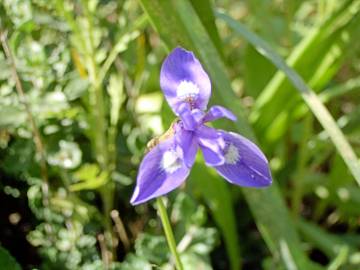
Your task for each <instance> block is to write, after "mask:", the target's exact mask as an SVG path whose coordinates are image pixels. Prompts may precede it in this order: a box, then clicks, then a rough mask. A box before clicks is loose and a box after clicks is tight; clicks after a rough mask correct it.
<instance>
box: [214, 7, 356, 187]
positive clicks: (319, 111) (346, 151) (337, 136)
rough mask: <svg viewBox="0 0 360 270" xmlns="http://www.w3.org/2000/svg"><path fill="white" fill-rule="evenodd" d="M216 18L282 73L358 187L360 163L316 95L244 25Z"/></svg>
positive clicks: (230, 19)
mask: <svg viewBox="0 0 360 270" xmlns="http://www.w3.org/2000/svg"><path fill="white" fill-rule="evenodd" d="M217 15H218V17H219V18H221V19H222V20H224V21H225V22H226V23H227V24H228V25H229V26H230V27H231V28H232V29H233V30H234V31H235V32H236V33H238V34H239V35H241V36H242V37H244V38H245V39H246V40H247V41H249V42H250V43H251V44H252V45H253V46H254V47H255V48H256V49H257V50H258V51H259V52H260V53H261V54H262V55H264V56H265V57H266V58H268V59H269V60H270V61H271V62H272V63H273V64H274V65H275V66H276V67H277V68H278V69H279V70H280V71H282V72H283V73H284V74H285V75H284V76H286V77H287V78H288V80H289V81H290V82H291V83H292V85H293V86H294V87H295V88H296V90H298V91H299V92H300V94H301V96H302V98H303V99H304V101H305V102H306V103H307V105H308V106H309V108H310V110H311V111H312V112H313V114H314V115H315V117H316V118H317V119H318V121H319V122H320V123H321V125H322V126H323V128H324V129H325V131H326V132H327V133H328V134H329V136H330V138H331V140H332V142H333V143H334V145H335V147H336V149H337V150H338V152H339V153H340V155H341V156H342V158H343V160H344V161H345V163H346V165H347V166H348V168H349V170H350V171H351V173H352V175H353V176H354V178H355V180H356V181H357V182H358V184H359V185H360V162H359V160H358V158H357V157H356V155H355V153H354V151H353V149H352V148H351V146H350V144H349V142H348V141H347V140H346V137H345V136H344V134H343V133H342V131H341V130H340V128H339V127H338V126H337V124H336V122H335V120H334V119H333V117H332V116H331V114H330V113H329V111H328V110H327V109H326V107H325V106H324V104H323V103H322V102H321V101H320V99H319V98H318V97H317V95H316V94H315V93H314V92H313V90H312V89H310V88H309V86H307V85H306V83H305V82H304V80H303V79H302V78H301V77H300V76H299V74H297V73H296V71H295V70H293V69H292V68H290V67H289V66H288V65H287V64H286V63H285V61H284V60H283V59H282V58H281V57H280V56H279V55H278V54H277V53H276V52H275V51H274V50H273V49H272V48H271V47H270V46H269V45H268V44H267V43H266V42H265V41H264V40H262V39H261V38H260V37H259V36H257V35H256V34H254V33H252V32H250V31H249V30H248V29H247V28H246V27H245V26H244V25H242V24H241V23H239V22H237V21H235V20H234V19H232V18H231V17H229V16H227V15H226V14H223V13H217Z"/></svg>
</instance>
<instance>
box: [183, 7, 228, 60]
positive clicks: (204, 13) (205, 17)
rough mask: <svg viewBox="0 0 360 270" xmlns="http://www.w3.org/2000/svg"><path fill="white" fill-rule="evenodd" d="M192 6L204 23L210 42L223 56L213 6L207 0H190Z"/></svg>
mask: <svg viewBox="0 0 360 270" xmlns="http://www.w3.org/2000/svg"><path fill="white" fill-rule="evenodd" d="M190 2H191V4H192V6H193V7H194V9H195V11H196V13H197V14H198V16H199V19H200V20H201V22H202V24H203V25H204V28H205V30H206V31H207V33H208V34H209V37H210V38H211V40H212V42H213V43H214V45H215V47H216V49H217V50H218V53H219V54H220V56H221V57H222V58H223V57H224V54H223V50H222V44H221V39H220V36H219V32H218V30H217V27H216V24H215V16H214V13H213V8H212V6H211V3H210V1H209V0H202V1H197V0H191V1H190Z"/></svg>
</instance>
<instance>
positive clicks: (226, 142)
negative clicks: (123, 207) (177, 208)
mask: <svg viewBox="0 0 360 270" xmlns="http://www.w3.org/2000/svg"><path fill="white" fill-rule="evenodd" d="M160 85H161V88H162V90H163V92H164V95H165V98H166V100H167V102H168V103H169V105H170V107H171V108H172V110H173V111H174V113H175V114H176V115H177V116H178V117H179V119H178V120H176V121H175V122H174V123H173V125H172V126H171V128H170V129H169V130H168V131H167V132H166V133H165V134H164V135H163V136H162V138H161V139H160V140H159V141H158V142H157V144H156V145H155V146H154V147H153V148H152V149H150V151H149V152H148V153H147V154H146V155H145V157H144V159H143V161H142V162H141V164H140V169H139V173H138V176H137V184H136V187H135V191H134V194H133V196H132V198H131V203H132V204H133V205H136V204H140V203H143V202H146V201H148V200H150V199H153V198H156V197H159V196H161V195H164V194H166V193H168V192H170V191H172V190H174V189H175V188H177V187H178V186H180V185H181V184H182V183H183V182H184V181H185V179H186V178H187V176H188V175H189V172H190V169H191V167H192V166H193V164H194V161H195V156H196V153H197V151H198V148H200V149H201V151H202V153H203V156H204V160H205V163H206V165H208V166H211V167H213V168H215V170H216V171H217V172H218V173H219V174H220V175H221V176H223V177H224V178H225V179H226V180H227V181H229V182H230V183H232V184H235V185H239V186H245V187H265V186H269V185H270V184H271V182H272V178H271V173H270V169H269V166H268V161H267V160H266V157H265V156H264V154H263V153H262V152H261V150H260V149H259V148H258V147H257V146H256V145H255V144H254V143H252V142H251V141H249V140H248V139H246V138H244V137H243V136H241V135H239V134H236V133H233V132H226V131H223V130H216V129H214V128H212V127H209V126H207V125H206V123H207V122H211V121H214V120H216V119H219V118H224V117H225V118H228V119H230V120H232V121H236V116H235V115H234V114H233V113H232V112H230V111H229V110H227V109H226V108H224V107H222V106H213V107H211V108H210V109H209V110H208V112H205V110H206V108H207V104H208V101H209V98H210V95H211V83H210V79H209V77H208V75H207V74H206V72H205V71H204V69H203V68H202V66H201V64H200V62H199V60H198V59H196V58H195V56H194V54H193V53H192V52H189V51H186V50H184V49H182V48H176V49H174V50H173V51H172V52H171V53H170V55H169V56H168V57H167V58H166V59H165V61H164V63H163V65H162V68H161V74H160ZM209 184H211V183H209Z"/></svg>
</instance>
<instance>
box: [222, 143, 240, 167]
mask: <svg viewBox="0 0 360 270" xmlns="http://www.w3.org/2000/svg"><path fill="white" fill-rule="evenodd" d="M239 159H240V154H239V150H238V149H237V147H236V146H235V145H233V144H232V143H231V144H230V145H229V146H228V148H227V150H226V153H225V163H227V164H231V165H234V164H236V162H238V160H239Z"/></svg>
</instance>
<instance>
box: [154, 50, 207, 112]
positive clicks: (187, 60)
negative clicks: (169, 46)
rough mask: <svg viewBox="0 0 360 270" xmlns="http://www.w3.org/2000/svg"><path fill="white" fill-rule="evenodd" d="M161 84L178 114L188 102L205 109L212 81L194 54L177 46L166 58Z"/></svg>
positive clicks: (167, 98)
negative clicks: (180, 108) (182, 105)
mask: <svg viewBox="0 0 360 270" xmlns="http://www.w3.org/2000/svg"><path fill="white" fill-rule="evenodd" d="M160 85H161V88H162V90H163V92H164V95H165V98H166V100H167V102H168V103H169V105H170V107H171V108H172V110H173V111H174V112H175V114H176V115H178V114H179V106H180V105H181V104H182V103H188V104H190V106H191V109H195V108H197V109H200V110H205V109H206V107H207V104H208V101H209V98H210V94H211V82H210V79H209V77H208V75H207V74H206V72H205V71H204V69H203V67H202V66H201V64H200V62H199V60H198V59H196V57H195V56H194V54H193V53H192V52H190V51H187V50H184V49H182V48H175V49H174V50H173V51H172V52H171V53H170V54H169V55H168V57H167V58H166V59H165V61H164V63H163V65H162V67H161V72H160Z"/></svg>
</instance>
